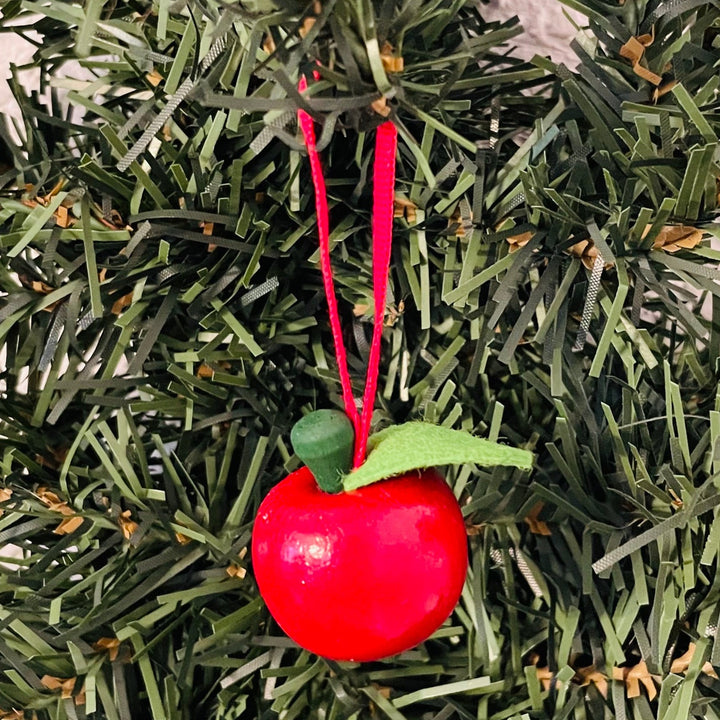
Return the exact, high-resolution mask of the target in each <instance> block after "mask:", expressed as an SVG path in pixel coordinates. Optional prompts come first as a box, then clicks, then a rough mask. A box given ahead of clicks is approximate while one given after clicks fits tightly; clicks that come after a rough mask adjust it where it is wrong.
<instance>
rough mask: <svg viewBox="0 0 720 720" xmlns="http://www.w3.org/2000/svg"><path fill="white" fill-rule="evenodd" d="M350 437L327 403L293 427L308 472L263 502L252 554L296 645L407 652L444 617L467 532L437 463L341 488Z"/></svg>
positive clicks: (458, 583)
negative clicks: (430, 467) (345, 489)
mask: <svg viewBox="0 0 720 720" xmlns="http://www.w3.org/2000/svg"><path fill="white" fill-rule="evenodd" d="M303 423H304V425H305V427H304V428H303ZM328 433H330V435H331V436H332V437H330V438H328V437H327V435H328ZM308 435H309V436H310V437H309V439H308ZM318 438H319V440H318ZM352 438H353V430H352V426H351V425H350V423H349V421H348V419H347V416H346V415H345V414H344V413H341V412H338V411H332V410H325V411H322V410H321V411H318V412H317V413H312V414H311V415H309V416H306V417H305V418H303V420H302V421H300V423H298V425H297V426H296V427H295V428H294V429H293V435H292V441H293V446H294V447H295V451H296V453H297V454H298V455H299V456H300V457H301V459H303V460H304V461H305V462H306V463H308V465H309V466H310V467H312V468H313V470H312V471H311V470H310V468H309V467H302V468H301V469H300V470H298V471H296V472H294V473H292V474H291V475H289V476H288V477H287V478H285V480H283V481H282V482H281V483H279V484H278V485H276V486H275V487H274V488H273V489H272V490H271V491H270V493H269V494H268V495H267V497H266V498H265V500H264V501H263V502H262V504H261V506H260V509H259V510H258V515H257V518H256V520H255V529H254V531H253V538H252V559H253V568H254V572H255V577H256V579H257V582H258V585H259V588H260V593H261V594H262V596H263V598H264V600H265V602H266V604H267V606H268V609H269V610H270V612H271V613H272V616H273V617H274V618H275V620H276V621H277V622H278V624H279V625H280V627H281V628H282V629H283V630H284V631H285V632H286V633H287V634H288V635H289V636H290V637H291V638H292V639H293V640H295V641H296V642H297V643H298V644H299V645H301V646H302V647H304V648H305V649H307V650H309V651H311V652H313V653H316V654H318V655H322V656H323V657H326V658H330V659H333V660H355V661H370V660H378V659H380V658H384V657H388V656H390V655H396V654H397V653H400V652H403V651H405V650H408V649H409V648H412V647H414V646H415V645H417V644H418V643H420V642H422V641H423V640H426V639H427V638H428V637H429V636H430V635H431V634H432V633H433V632H434V631H435V630H437V628H438V627H440V625H441V624H442V623H443V622H444V621H445V620H446V618H447V617H448V616H449V615H450V613H451V612H452V610H453V608H454V607H455V605H456V604H457V601H458V599H459V597H460V593H461V591H462V587H463V583H464V581H465V574H466V570H467V538H466V532H465V524H464V521H463V517H462V514H461V512H460V508H459V506H458V503H457V500H456V499H455V497H454V495H453V493H452V491H451V490H450V488H449V487H448V485H447V483H446V482H445V481H444V480H443V478H442V477H441V476H440V475H439V474H438V473H437V472H436V471H434V470H422V471H420V470H418V471H413V472H410V473H407V474H405V475H402V476H399V477H394V478H391V479H388V480H382V481H380V482H377V483H373V484H371V485H367V486H365V487H362V488H360V489H358V490H353V491H351V492H342V491H340V490H341V488H342V483H341V481H340V480H341V474H342V472H343V470H346V469H348V468H349V465H350V457H351V454H352ZM318 448H319V449H318ZM328 456H333V457H328ZM313 472H314V474H313ZM316 476H317V480H318V481H317V482H316ZM318 482H320V483H321V484H322V485H323V486H324V487H325V488H326V489H325V490H324V489H322V488H321V487H320V486H319V485H318Z"/></svg>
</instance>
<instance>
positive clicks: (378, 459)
mask: <svg viewBox="0 0 720 720" xmlns="http://www.w3.org/2000/svg"><path fill="white" fill-rule="evenodd" d="M369 450H370V452H369V454H368V456H367V459H366V460H365V462H364V463H363V464H362V465H361V466H360V467H359V468H357V469H356V470H353V471H352V472H351V473H349V474H348V475H346V476H345V477H344V478H343V487H344V488H345V490H357V489H358V488H361V487H364V486H365V485H370V484H372V483H375V482H378V481H379V480H383V479H385V478H389V477H393V476H394V475H400V474H402V473H406V472H409V471H411V470H417V469H419V468H429V467H438V466H441V465H462V464H464V463H474V464H476V465H481V466H483V467H491V466H495V465H504V466H511V467H517V468H520V469H523V470H530V469H531V468H532V465H533V456H532V453H530V452H529V451H527V450H521V449H519V448H513V447H508V446H506V445H501V444H500V443H495V442H491V441H490V440H485V439H483V438H478V437H474V436H473V435H471V434H470V433H467V432H464V431H462V430H452V429H451V428H446V427H442V426H440V425H432V424H430V423H422V422H410V423H405V424H404V425H397V426H394V427H390V428H387V429H386V430H383V431H382V432H380V433H377V434H376V435H373V436H372V438H371V439H370V442H369Z"/></svg>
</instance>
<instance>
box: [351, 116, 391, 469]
mask: <svg viewBox="0 0 720 720" xmlns="http://www.w3.org/2000/svg"><path fill="white" fill-rule="evenodd" d="M396 148H397V128H396V127H395V125H394V123H392V122H385V123H383V124H382V125H381V126H380V127H379V128H378V129H377V136H376V139H375V168H374V173H373V224H372V242H373V245H372V252H373V298H374V301H375V321H374V325H373V337H372V343H371V345H370V358H369V360H368V369H367V375H366V376H365V394H364V395H363V404H362V416H361V417H360V431H359V435H360V437H359V439H357V438H356V442H355V457H354V460H353V463H354V467H359V466H360V465H362V463H363V460H365V452H366V449H367V441H368V436H369V435H370V424H371V422H372V413H373V406H374V405H375V393H376V391H377V382H378V374H379V369H380V349H381V344H382V330H383V325H384V323H385V299H386V297H387V285H388V276H389V273H390V255H391V253H392V228H393V218H394V216H395V207H394V206H395V151H396Z"/></svg>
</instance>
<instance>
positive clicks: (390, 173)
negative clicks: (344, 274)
mask: <svg viewBox="0 0 720 720" xmlns="http://www.w3.org/2000/svg"><path fill="white" fill-rule="evenodd" d="M298 88H299V90H300V92H303V91H304V90H306V89H307V81H306V80H305V78H304V77H303V78H301V79H300V82H299V85H298ZM298 121H299V123H300V128H301V130H302V133H303V137H304V138H305V146H306V147H307V151H308V155H309V157H310V171H311V175H312V180H313V185H314V187H315V207H316V210H317V225H318V238H319V243H320V270H321V272H322V277H323V285H324V288H325V296H326V297H327V301H328V314H329V316H330V328H331V331H332V336H333V342H334V344H335V356H336V358H337V363H338V372H339V374H340V385H341V387H342V396H343V404H344V405H345V412H346V413H347V415H348V417H349V418H350V420H351V421H352V424H353V427H354V429H355V452H354V455H353V467H359V466H360V465H362V463H363V461H364V460H365V454H366V451H367V441H368V436H369V434H370V425H371V421H372V413H373V407H374V405H375V393H376V392H377V382H378V374H379V368H380V350H381V344H382V329H383V324H384V320H385V301H386V297H387V284H388V274H389V271H390V256H391V252H392V225H393V217H394V200H395V153H396V149H397V128H396V127H395V125H394V124H393V123H392V122H385V123H383V124H382V125H381V126H380V127H379V128H378V130H377V137H376V141H375V166H374V178H373V225H372V234H373V246H372V251H373V299H374V311H375V318H374V325H373V337H372V342H371V344H370V357H369V360H368V368H367V373H366V376H365V392H364V394H363V401H362V413H361V414H358V411H357V407H356V405H355V398H354V397H353V392H352V384H351V382H350V373H349V372H348V365H347V352H346V350H345V343H344V342H343V338H342V324H341V322H340V315H339V312H338V304H337V298H336V296H335V283H334V281H333V275H332V266H331V264H330V230H329V228H330V218H329V210H328V203H327V191H326V187H325V178H324V176H323V172H322V165H321V163H320V156H319V154H318V151H317V144H316V139H315V127H314V125H313V121H312V118H311V117H310V115H308V113H306V112H305V111H304V110H298Z"/></svg>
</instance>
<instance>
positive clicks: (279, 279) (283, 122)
mask: <svg viewBox="0 0 720 720" xmlns="http://www.w3.org/2000/svg"><path fill="white" fill-rule="evenodd" d="M567 4H568V6H570V7H573V8H574V9H576V10H580V11H581V12H584V13H585V14H587V16H588V22H589V27H588V29H586V30H585V31H584V33H583V35H582V36H581V37H580V38H579V40H578V41H577V42H576V44H575V49H576V51H577V52H578V56H579V61H580V64H579V66H578V68H577V70H573V71H570V70H568V69H567V68H563V67H556V66H555V65H554V64H553V63H551V62H550V61H548V60H546V59H541V58H536V59H535V60H534V62H533V63H532V64H526V63H522V62H520V61H518V60H516V59H514V58H513V57H512V54H508V53H507V44H510V45H511V43H512V37H513V36H514V34H515V33H516V32H517V31H518V30H519V28H518V27H517V25H516V23H515V22H513V21H509V22H507V23H502V24H498V23H492V24H486V23H484V22H483V20H482V10H481V9H480V10H478V9H477V8H476V7H475V6H474V5H473V4H469V3H468V4H466V3H462V2H450V1H449V0H436V1H435V2H432V3H416V2H412V1H411V2H408V3H398V2H391V1H388V2H382V3H381V2H373V3H370V2H366V3H359V2H358V3H355V2H350V1H349V0H337V2H335V3H325V4H322V5H317V6H316V5H314V4H313V5H311V6H309V7H306V6H305V5H304V4H297V3H282V4H276V3H268V4H266V3H263V2H262V1H261V0H258V1H257V2H254V3H242V4H225V3H220V2H216V1H215V0H203V1H202V2H193V3H177V4H171V3H166V2H160V3H155V4H151V3H148V2H144V1H143V2H133V3H118V4H113V3H102V2H95V1H94V0H90V1H89V2H87V3H86V4H85V5H84V6H83V7H82V8H81V7H79V6H74V5H68V4H66V3H62V2H51V3H49V4H46V5H43V6H35V5H32V6H31V5H28V6H21V5H20V4H19V3H15V2H4V3H0V8H2V12H3V24H2V29H3V31H5V32H16V33H24V32H25V29H26V28H29V27H30V26H32V28H33V29H34V30H35V31H37V32H38V33H39V35H40V36H41V38H42V39H43V42H42V44H40V45H39V46H38V51H37V53H36V57H35V59H34V64H35V65H36V66H37V67H39V69H40V73H41V88H42V89H43V90H44V89H45V88H51V90H50V102H49V103H48V102H46V101H45V100H44V99H42V98H41V96H40V95H39V94H37V93H34V94H31V95H30V96H29V97H24V96H23V93H22V91H21V90H20V87H19V85H17V84H16V85H15V87H16V94H17V96H18V100H19V101H20V104H21V108H22V110H23V123H22V126H21V127H20V128H19V130H20V132H21V133H22V134H23V138H24V141H23V144H22V147H20V148H12V149H11V153H10V155H11V157H5V156H4V162H6V164H7V165H13V168H11V169H3V170H2V171H1V172H0V182H1V183H2V189H1V190H0V194H1V195H0V247H1V248H2V253H3V258H4V262H3V264H2V274H1V275H0V286H1V287H2V293H3V307H2V308H1V309H0V338H1V339H2V341H3V344H4V347H5V352H6V356H5V367H4V370H3V374H2V381H3V382H4V387H3V391H2V396H1V397H0V421H1V422H2V432H1V434H2V436H3V439H2V440H1V441H0V447H2V463H1V464H0V467H1V468H2V480H3V485H4V489H2V490H0V504H1V506H2V509H3V515H2V517H0V540H1V542H2V543H9V544H13V545H15V546H19V547H20V548H21V549H22V551H23V557H22V559H20V560H17V559H8V562H10V561H11V562H12V564H10V565H6V566H3V569H2V579H1V580H0V604H1V605H2V609H0V617H2V620H3V623H2V627H1V628H0V666H1V667H2V669H3V671H4V673H5V674H4V678H3V679H2V681H0V711H2V713H4V716H5V717H14V715H13V713H16V711H17V712H19V711H24V712H25V717H33V715H34V714H37V716H38V717H40V718H46V717H47V718H49V717H58V718H76V717H77V718H82V717H89V718H93V717H97V718H103V717H107V718H125V717H148V718H153V719H154V720H159V719H160V718H173V719H174V718H189V717H199V716H202V717H213V718H218V719H219V718H227V719H228V720H229V719H230V718H245V717H247V718H260V717H262V718H272V717H277V716H278V714H281V716H282V717H284V718H285V719H286V720H290V719H291V718H295V717H302V718H316V717H317V718H320V717H333V718H358V719H359V718H365V717H370V716H383V715H384V716H386V717H391V718H402V717H404V718H407V719H408V720H411V719H412V718H421V717H423V718H424V717H433V716H435V717H451V716H452V714H453V713H455V714H456V715H458V716H460V717H488V718H494V719H495V720H501V718H510V717H516V718H518V717H519V718H525V717H533V718H558V719H559V718H567V717H574V718H581V717H593V718H594V717H598V718H599V717H617V718H623V717H626V716H627V715H628V713H632V714H633V715H634V716H635V717H641V718H652V717H658V718H660V717H678V718H680V717H692V716H697V717H709V718H712V717H715V716H716V715H718V714H719V713H720V710H718V706H717V697H718V689H719V685H718V681H717V678H716V677H715V676H713V674H712V673H711V672H709V669H708V667H707V663H708V662H709V663H710V669H711V668H712V666H717V665H718V663H720V655H718V648H717V647H716V645H717V642H716V639H715V638H716V635H715V629H716V625H717V609H716V604H717V603H716V590H715V586H716V566H717V553H718V551H719V550H720V548H719V547H718V537H719V536H718V532H717V527H718V522H717V520H716V514H717V511H716V509H715V508H716V506H717V499H718V498H717V487H716V476H717V472H718V469H719V468H718V460H717V456H716V453H717V450H716V448H717V439H718V433H719V432H720V424H718V414H717V413H718V410H720V408H719V407H718V404H717V397H718V392H717V366H716V361H715V358H716V357H717V355H718V350H719V349H720V344H719V342H718V337H719V336H718V329H719V326H718V313H717V312H716V308H717V296H718V292H717V287H718V286H717V261H718V258H719V256H718V254H717V250H716V249H715V248H714V247H713V246H712V245H711V243H710V238H711V236H713V235H717V231H716V227H717V226H716V225H715V224H714V220H715V219H716V218H717V214H718V213H717V205H718V186H717V180H718V176H719V175H720V171H718V162H717V137H716V136H717V132H718V118H717V113H716V108H717V93H718V81H717V78H716V73H715V71H714V69H713V68H714V66H715V65H716V64H717V61H718V52H719V50H718V27H719V26H720V13H719V12H718V9H717V7H716V6H715V4H713V3H711V2H691V3H654V2H644V1H636V0H625V2H624V3H620V4H618V5H617V6H615V5H613V4H612V3H603V2H599V1H597V0H572V2H567ZM31 13H40V15H41V17H40V19H37V18H36V17H35V16H32V15H31ZM10 20H12V24H10V23H9V21H10ZM503 44H505V45H503ZM77 56H79V58H78V57H77ZM74 60H78V62H79V64H80V67H81V70H82V72H83V73H85V74H84V75H83V76H82V77H81V78H79V79H78V78H76V75H79V74H80V73H79V71H77V70H76V69H75V68H74V66H73V65H71V64H70V63H71V62H72V61H74ZM318 63H319V64H318ZM316 68H317V69H318V72H319V74H320V79H319V81H318V82H316V83H314V84H313V88H312V92H311V94H310V96H309V97H307V98H301V97H300V96H299V95H298V94H297V92H296V90H295V88H296V80H297V74H298V72H306V73H307V72H310V71H311V70H314V69H316ZM87 74H89V75H90V77H89V79H88V77H87ZM68 76H69V78H68ZM178 93H180V95H178ZM299 103H303V104H304V107H305V109H306V110H308V111H310V112H312V113H313V115H314V116H315V117H316V119H317V120H318V121H319V122H320V123H321V124H322V126H323V127H324V129H325V132H324V133H321V140H320V141H321V143H322V144H323V147H324V149H323V155H324V159H325V161H326V173H327V176H328V178H329V181H330V188H329V190H330V196H331V202H332V218H333V227H334V234H333V240H334V241H335V247H334V251H333V259H334V263H335V269H336V273H337V282H338V286H339V288H340V291H341V294H342V296H343V298H344V301H345V304H344V314H345V318H346V322H347V325H348V328H349V332H350V330H351V329H352V330H354V333H352V334H353V336H354V338H355V344H354V345H353V351H352V357H351V364H352V368H351V370H352V372H353V374H354V378H355V380H356V382H357V383H358V385H359V383H360V382H361V380H360V378H361V377H362V376H363V368H364V361H365V357H364V352H365V349H364V348H365V346H364V344H363V338H364V328H365V322H364V320H365V318H364V315H363V314H364V312H365V309H366V306H367V303H368V300H367V298H368V297H369V288H370V278H371V275H370V263H371V258H370V257H369V251H368V248H369V242H368V232H369V230H368V227H369V223H368V221H369V211H368V208H369V207H370V201H369V198H370V192H371V189H370V188H369V187H368V184H367V168H368V165H369V163H370V161H371V152H372V151H371V145H372V143H370V142H368V137H369V134H370V133H371V132H372V129H373V128H374V127H375V126H376V125H377V124H378V123H379V122H380V121H381V120H382V117H383V113H385V112H387V110H388V109H389V111H390V112H391V113H392V117H393V119H394V120H395V121H396V122H397V124H398V127H399V128H400V137H401V143H400V150H399V157H398V186H397V191H398V197H399V199H400V201H401V202H399V203H398V208H397V209H398V212H397V215H398V219H397V221H396V228H395V238H396V240H395V242H396V247H395V255H394V264H393V269H392V273H391V275H392V277H391V286H392V287H391V290H392V293H393V299H394V303H393V306H392V309H391V312H390V313H389V316H388V319H387V325H388V329H387V331H386V341H385V347H386V352H385V357H384V363H383V376H382V377H383V379H382V381H381V384H380V387H381V392H380V397H379V399H378V410H377V415H376V419H377V425H378V427H381V426H383V425H385V424H388V423H391V422H400V421H403V420H406V419H425V420H429V421H432V422H438V423H442V424H446V425H449V426H454V427H458V428H463V429H466V430H470V431H473V432H474V433H476V434H480V435H484V436H487V437H490V438H491V439H496V438H497V437H498V436H501V437H503V438H507V439H508V440H509V441H510V442H512V443H513V444H516V445H519V446H524V447H527V448H529V449H532V450H534V451H535V452H536V454H537V463H536V468H535V470H534V471H533V472H532V473H531V474H528V473H521V472H519V471H512V470H509V469H507V468H497V469H493V470H486V469H482V468H470V467H465V468H462V469H460V470H458V471H456V472H455V473H454V474H452V473H451V474H450V476H449V477H450V480H451V482H452V483H453V485H454V487H455V490H456V492H457V493H458V494H459V496H460V497H461V500H462V503H463V508H464V513H465V515H466V518H467V522H468V533H469V542H470V546H471V551H472V561H471V573H470V579H469V582H468V585H467V588H466V592H465V594H464V596H463V599H462V602H461V604H460V605H459V606H458V609H457V611H456V613H455V614H454V615H453V616H452V618H451V619H450V620H449V622H448V624H447V626H446V627H444V628H442V629H441V631H439V632H438V633H437V634H436V636H435V637H434V638H433V639H431V640H429V641H428V642H427V643H425V644H424V645H423V646H421V647H420V648H418V649H417V650H415V651H412V652H409V653H406V654H405V655H403V656H401V657H399V658H395V659H393V660H392V661H388V662H384V663H382V664H378V665H361V666H354V665H352V664H343V665H339V664H336V663H328V662H325V661H323V660H319V659H317V658H313V657H310V656H308V654H307V653H305V652H302V651H299V650H298V649H297V648H295V647H294V646H293V645H292V643H290V642H289V641H288V640H287V639H286V638H285V637H283V636H282V633H281V632H280V630H279V629H278V628H277V627H276V626H275V625H274V624H273V623H272V621H271V619H270V618H269V616H268V614H267V613H266V611H265V610H264V608H263V606H262V603H261V601H260V600H259V598H258V597H257V591H256V588H255V585H254V582H253V579H252V568H251V567H249V565H248V560H247V557H246V555H245V551H246V547H247V545H248V542H249V539H250V533H251V529H252V525H251V524H252V518H253V514H254V511H255V509H256V508H257V506H258V504H259V502H260V500H261V499H262V497H263V496H264V494H265V493H266V492H267V490H268V489H269V487H270V486H271V485H272V484H273V483H274V482H276V481H277V480H278V479H279V478H280V477H282V476H283V475H284V474H285V473H286V472H288V471H289V470H291V469H293V468H294V467H296V465H297V460H296V459H295V458H294V457H293V456H292V453H291V450H290V448H289V444H288V431H289V428H290V426H291V425H292V423H293V421H294V420H295V419H297V417H299V416H300V415H301V414H302V412H303V410H305V409H308V408H311V407H316V406H330V405H333V404H338V405H339V397H338V387H337V380H336V373H335V368H334V367H333V362H332V359H331V357H332V355H331V351H330V348H331V342H330V337H329V332H328V329H327V327H326V324H325V323H324V321H323V320H322V317H324V312H325V310H324V305H323V302H322V291H321V283H320V278H319V273H318V272H317V270H316V268H315V264H314V261H315V256H314V254H315V247H316V246H315V231H314V222H315V220H314V215H313V201H312V196H311V194H310V192H309V191H308V187H309V184H308V182H307V168H306V165H305V162H304V158H303V157H302V153H301V151H300V145H299V144H298V141H297V138H296V128H295V121H294V113H295V111H296V109H297V106H298V104H299ZM169 104H170V106H169ZM173 105H175V106H176V107H174V109H173V110H172V111H171V112H169V111H168V110H165V115H166V117H164V118H163V121H162V123H161V124H160V126H159V127H158V129H157V133H151V135H152V137H151V138H148V139H149V142H147V143H145V144H143V143H140V144H139V145H138V143H139V142H140V141H141V140H142V138H143V133H144V132H145V131H146V130H147V128H148V127H149V126H150V125H151V123H152V121H153V119H154V118H155V117H157V116H158V115H159V114H161V113H163V110H164V109H165V108H168V106H169V107H170V108H172V107H173ZM161 117H162V116H161ZM2 136H3V137H7V135H6V133H4V132H3V134H2ZM524 138H527V139H524ZM143 142H144V141H143ZM135 146H137V147H139V148H140V150H138V155H137V161H136V162H133V163H131V164H129V168H128V170H126V171H120V170H118V163H120V162H122V159H123V157H125V156H126V155H127V153H128V152H129V151H130V150H131V149H132V148H133V147H135ZM677 226H682V227H683V228H686V229H687V230H683V231H682V232H680V233H679V236H680V238H681V239H682V238H687V237H695V239H696V240H697V239H698V237H697V235H698V234H699V235H700V239H701V242H696V243H694V244H693V243H687V242H686V243H685V244H684V245H683V244H682V243H675V242H674V241H670V242H665V240H664V239H667V238H677V237H678V233H677V231H676V230H675V228H676V227H677ZM703 307H705V309H703ZM708 308H709V309H708ZM353 310H355V311H356V312H355V314H353V312H352V311H353ZM78 521H79V522H80V524H78ZM525 521H526V522H525ZM4 554H5V553H4V552H3V555H4ZM593 563H595V565H593ZM691 648H692V652H690V650H691ZM681 659H685V660H683V662H682V666H683V668H684V669H683V670H682V671H680V670H678V669H677V668H678V667H680V665H679V664H678V662H679V661H680V660H681ZM673 668H675V669H673ZM681 672H683V673H684V674H682V675H681V674H680V673H681ZM658 682H659V683H660V685H658ZM639 683H641V684H642V686H643V688H644V689H641V688H640V684H639ZM636 686H637V690H638V691H637V692H635V689H636ZM655 687H657V692H656V693H652V692H651V691H650V689H651V688H655ZM438 713H439V714H438ZM15 716H16V715H15Z"/></svg>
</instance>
